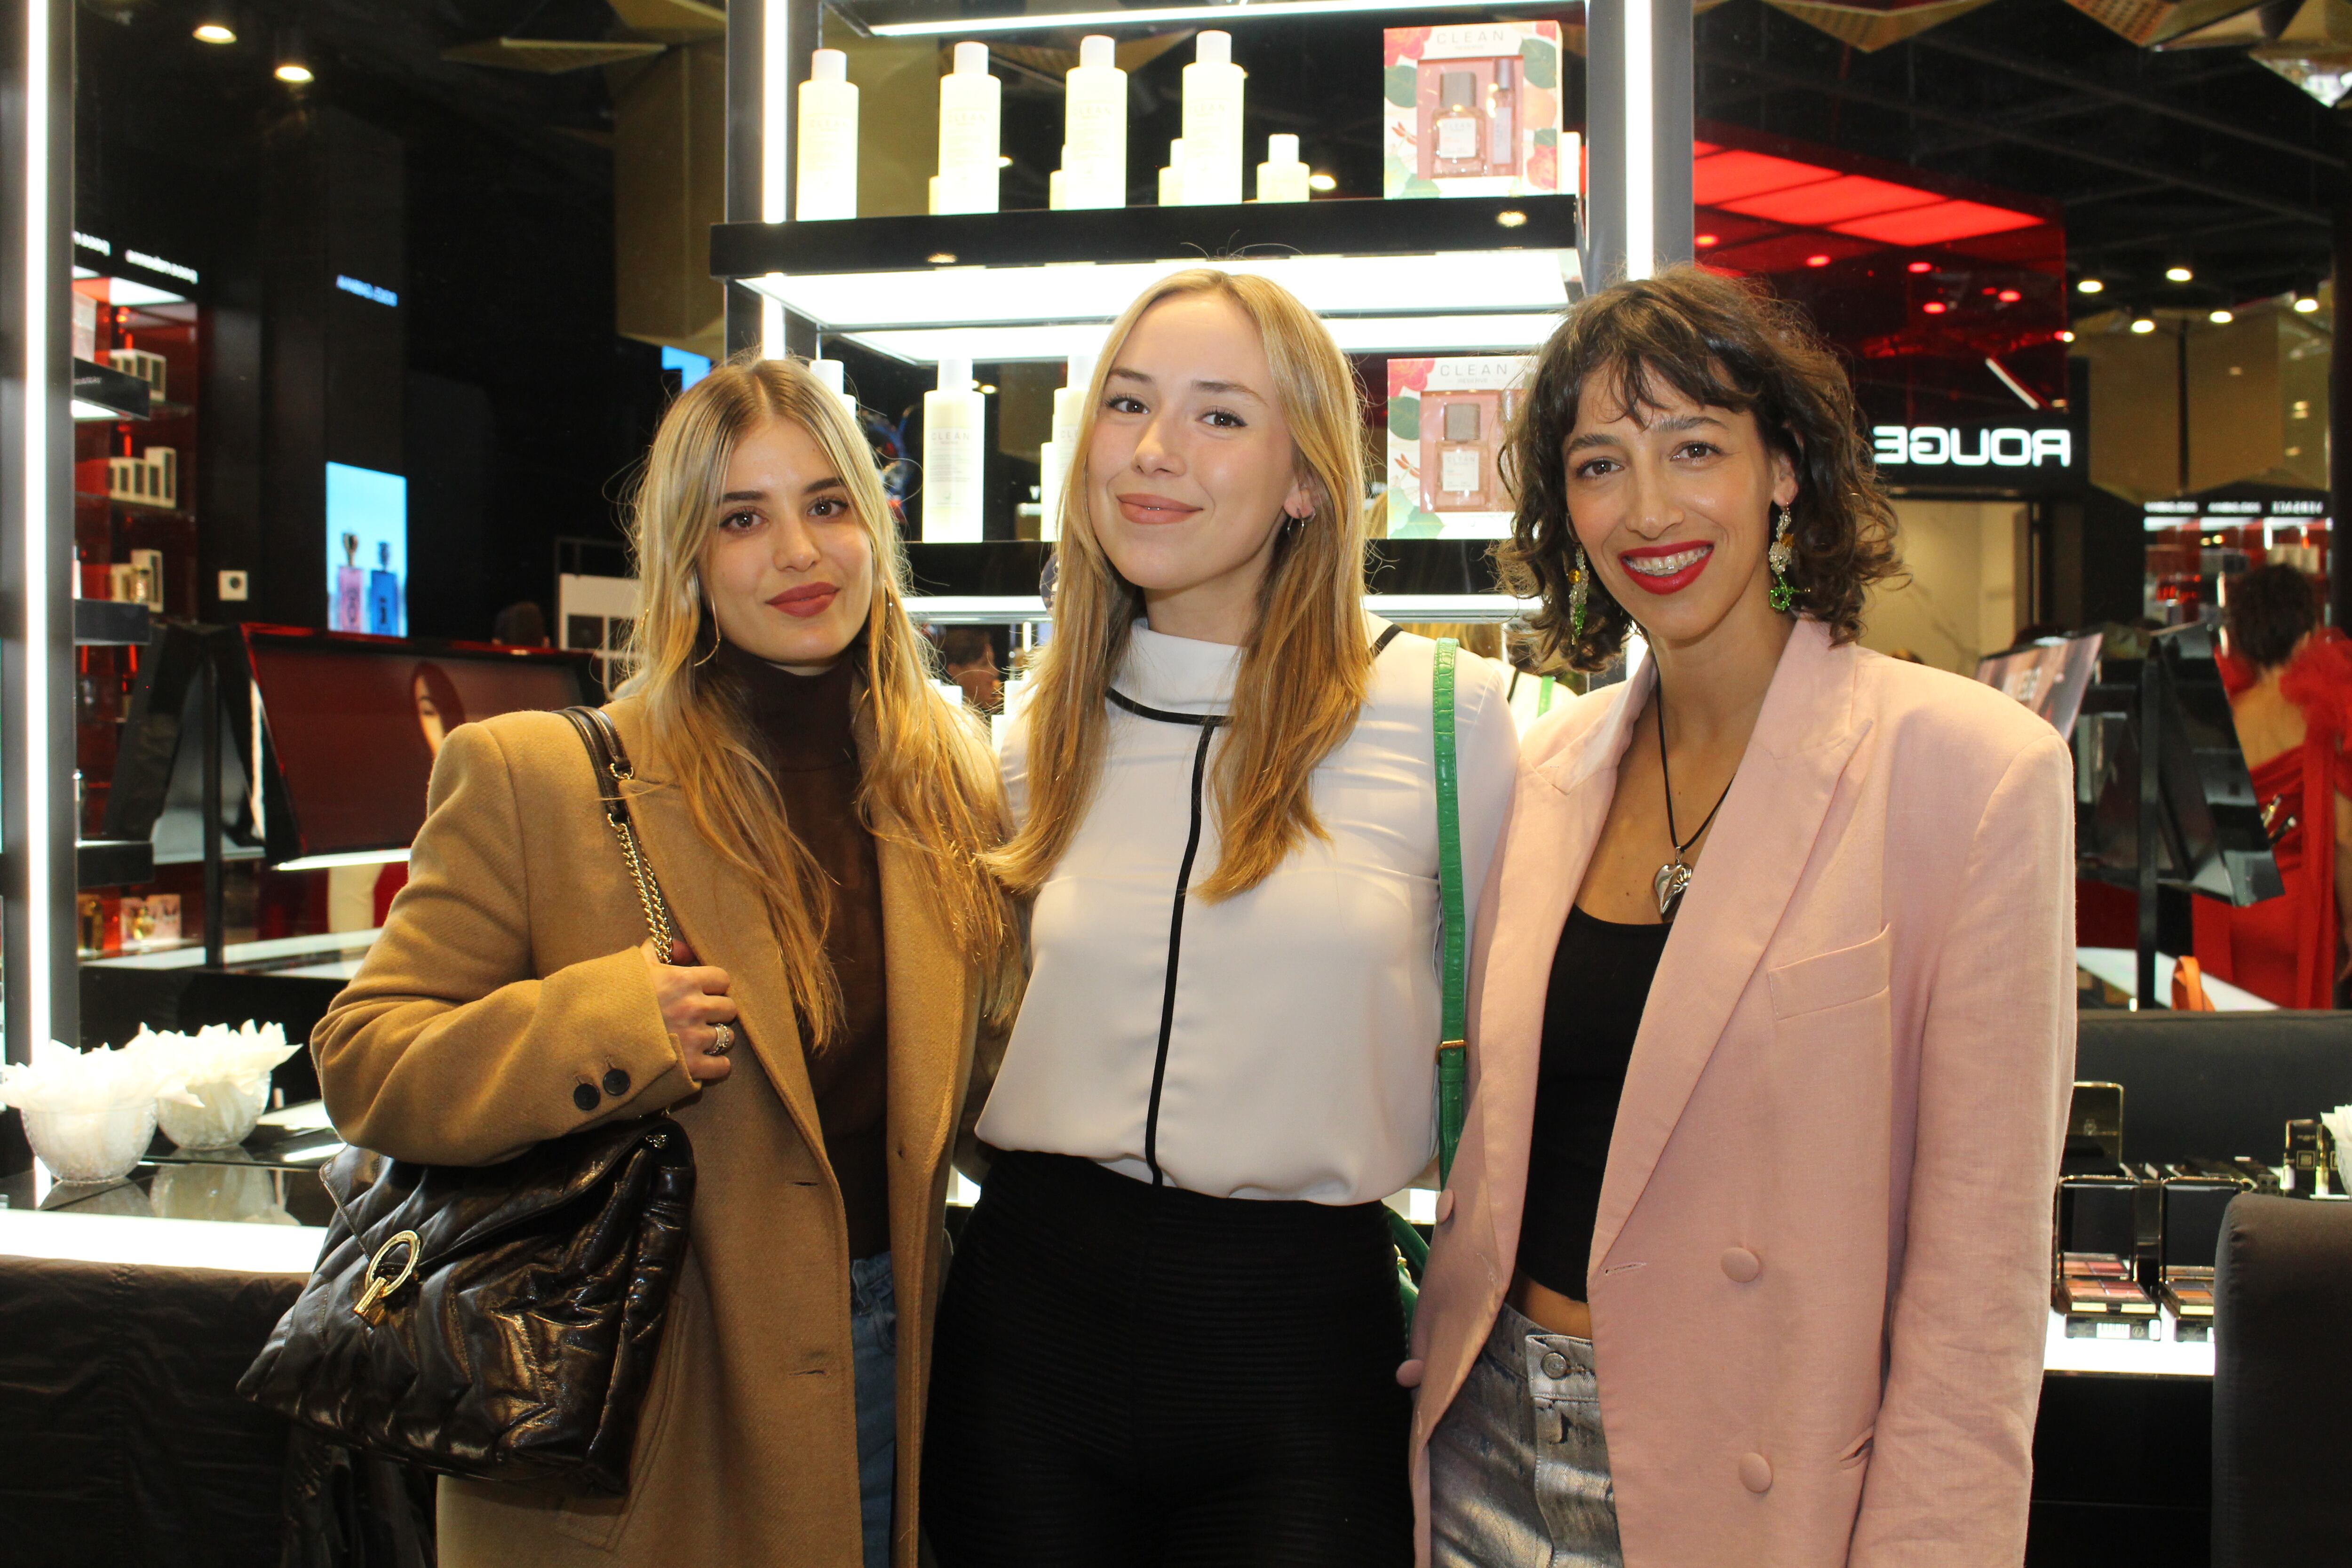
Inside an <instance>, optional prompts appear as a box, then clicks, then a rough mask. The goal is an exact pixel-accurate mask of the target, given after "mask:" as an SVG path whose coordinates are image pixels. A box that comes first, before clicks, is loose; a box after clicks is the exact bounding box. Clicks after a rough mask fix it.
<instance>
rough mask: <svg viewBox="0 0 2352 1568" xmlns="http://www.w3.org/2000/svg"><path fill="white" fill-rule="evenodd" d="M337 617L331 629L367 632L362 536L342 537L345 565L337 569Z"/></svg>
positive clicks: (332, 621)
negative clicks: (361, 560) (361, 549)
mask: <svg viewBox="0 0 2352 1568" xmlns="http://www.w3.org/2000/svg"><path fill="white" fill-rule="evenodd" d="M333 608H334V614H333V616H332V619H331V622H330V624H329V626H328V628H327V629H328V630H330V631H337V632H361V631H365V630H367V572H366V571H365V569H363V568H362V566H361V565H360V536H359V535H358V534H356V533H346V534H344V535H343V563H342V564H341V566H338V567H336V568H335V603H334V607H333Z"/></svg>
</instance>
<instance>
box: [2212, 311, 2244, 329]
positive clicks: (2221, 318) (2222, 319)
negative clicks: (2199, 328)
mask: <svg viewBox="0 0 2352 1568" xmlns="http://www.w3.org/2000/svg"><path fill="white" fill-rule="evenodd" d="M2205 319H2206V320H2207V321H2210V322H2212V323H2213V324H2214V325H2215V326H2217V327H2226V326H2228V325H2229V324H2230V323H2231V321H2236V320H2237V319H2238V318H2237V317H2236V316H2234V315H2232V314H2231V312H2229V311H2227V310H2216V311H2214V312H2213V313H2212V314H2211V315H2210V316H2208V317H2206V318H2205Z"/></svg>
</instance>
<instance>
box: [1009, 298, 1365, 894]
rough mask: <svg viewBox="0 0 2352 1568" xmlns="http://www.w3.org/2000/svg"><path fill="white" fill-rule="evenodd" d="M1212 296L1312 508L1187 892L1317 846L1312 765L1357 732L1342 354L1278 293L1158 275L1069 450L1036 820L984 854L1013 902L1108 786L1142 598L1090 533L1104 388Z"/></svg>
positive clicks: (1126, 318)
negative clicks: (1269, 397)
mask: <svg viewBox="0 0 2352 1568" xmlns="http://www.w3.org/2000/svg"><path fill="white" fill-rule="evenodd" d="M1194 294H1206V295H1212V296H1214V297H1216V298H1218V299H1222V300H1228V301H1230V302H1231V303H1232V304H1234V306H1236V307H1238V308H1239V309H1240V310H1241V311H1242V313H1243V314H1244V315H1245V316H1247V317H1248V318H1249V319H1250V321H1252V322H1253V323H1254V324H1255V326H1256V328H1257V332H1258V337H1259V340H1260V342H1263V343H1264V345H1265V357H1266V363H1267V364H1268V365H1269V366H1270V367H1271V368H1272V370H1273V373H1274V399H1275V401H1276V404H1277V405H1279V406H1280V407H1281V409H1282V412H1283V416H1284V417H1285V418H1286V420H1287V421H1288V422H1289V425H1290V432H1291V439H1292V442H1293V444H1294V446H1295V447H1296V448H1297V462H1298V464H1299V466H1300V468H1302V469H1303V470H1304V472H1305V473H1306V474H1307V476H1309V477H1310V478H1311V479H1312V480H1313V484H1312V486H1311V489H1313V491H1314V493H1315V500H1316V510H1315V513H1314V515H1313V516H1311V517H1309V518H1307V520H1306V521H1304V523H1303V524H1301V525H1300V526H1298V527H1297V528H1290V527H1287V526H1286V527H1285V528H1284V530H1283V531H1282V533H1281V535H1280V536H1279V537H1278V538H1277V539H1276V542H1275V547H1274V559H1273V561H1272V562H1271V563H1269V564H1268V566H1267V568H1266V575H1265V585H1264V587H1263V588H1262V590H1261V591H1260V595H1259V600H1258V617H1257V623H1256V625H1255V626H1254V627H1253V628H1252V629H1251V632H1250V637H1249V641H1248V642H1247V643H1246V644H1245V645H1244V649H1243V652H1242V659H1241V668H1240V671H1239V673H1238V675H1237V676H1236V678H1235V680H1234V700H1233V709H1232V713H1231V715H1230V717H1229V719H1228V721H1227V723H1226V726H1225V739H1224V741H1223V745H1222V746H1221V747H1220V750H1219V754H1218V758H1217V763H1216V773H1215V801H1216V808H1217V820H1218V825H1219V833H1220V836H1221V837H1222V838H1223V853H1222V855H1221V856H1220V858H1219V859H1218V862H1217V868H1216V871H1215V873H1214V874H1213V875H1212V876H1211V877H1210V878H1209V879H1208V880H1207V881H1205V882H1203V883H1202V884H1201V886H1200V888H1199V889H1196V890H1197V891H1198V893H1199V894H1200V896H1201V897H1202V898H1204V899H1209V900H1216V899H1223V898H1230V897H1231V896H1233V895H1234V894H1235V893H1241V892H1246V891H1248V890H1249V889H1252V888H1255V887H1256V886H1257V885H1258V884H1259V883H1260V882H1262V881H1264V880H1265V879H1266V877H1267V876H1268V875H1269V874H1271V873H1272V872H1273V870H1274V868H1276V867H1277V866H1279V865H1280V864H1281V863H1282V861H1283V859H1284V858H1286V856H1288V855H1289V853H1290V852H1291V850H1292V849H1294V848H1295V847H1297V846H1298V845H1299V843H1300V842H1302V841H1303V840H1304V839H1306V838H1307V837H1318V838H1321V837H1328V834H1326V833H1325V832H1324V829H1323V825H1322V823H1321V822H1320V821H1318V819H1317V817H1316V815H1315V803H1314V799H1313V797H1312V795H1311V794H1310V792H1309V789H1308V784H1309V780H1310V777H1311V775H1312V774H1313V773H1314V770H1315V765H1316V764H1317V763H1319V762H1321V761H1322V760H1323V759H1324V757H1325V756H1327V755H1328V754H1329V752H1331V750H1332V748H1333V747H1335V746H1337V745H1339V743H1340V742H1342V741H1345V740H1346V739H1347V738H1348V735H1349V732H1350V731H1352V730H1353V729H1354V728H1355V724H1356V715H1357V713H1358V711H1359V710H1360V709H1361V708H1362V707H1363V703H1364V691H1365V688H1366V686H1367V684H1368V682H1369V679H1370V670H1371V650H1370V646H1369V644H1368V642H1367V640H1366V638H1365V636H1364V615H1363V604H1364V591H1363V560H1364V502H1363V490H1364V484H1363V480H1364V456H1363V454H1364V446H1363V414H1362V402H1361V398H1360V395H1359V394H1358V391H1357V387H1356V378H1355V376H1354V374H1352V373H1351V372H1350V370H1349V365H1348V361H1347V358H1346V356H1344V355H1342V354H1341V353H1339V345H1338V344H1336V343H1334V342H1332V341H1331V334H1330V333H1329V332H1328V331H1326V330H1325V329H1324V326H1323V323H1322V322H1321V321H1318V320H1317V319H1316V317H1315V314H1314V312H1313V311H1311V310H1307V307H1306V306H1304V305H1302V304H1300V303H1299V302H1298V300H1297V299H1296V298H1294V297H1293V296H1292V295H1291V294H1290V292H1289V291H1288V290H1287V289H1284V288H1283V287H1282V286H1281V285H1280V284H1278V283H1273V282H1269V281H1267V280H1266V279H1263V278H1257V277H1253V276H1249V275H1245V274H1244V275H1239V276H1237V275H1234V274H1232V273H1227V272H1221V271H1218V270H1217V269H1215V268H1205V267H1204V268H1193V269H1192V270H1189V271H1184V272H1179V273H1176V274H1174V275H1172V276H1171V277H1168V278H1164V279H1160V281H1159V282H1157V283H1155V284H1153V285H1152V286H1151V287H1150V289H1146V290H1145V291H1144V293H1143V294H1142V296H1141V297H1140V298H1139V299H1138V300H1136V301H1135V303H1133V304H1131V305H1129V307H1128V308H1127V311H1126V313H1125V314H1124V315H1122V316H1120V317H1119V319H1118V321H1116V322H1115V323H1113V325H1112V327H1111V330H1110V334H1109V336H1108V339H1107V340H1106V341H1105V344H1104V349H1103V353H1102V356H1101V358H1100V359H1099V360H1098V361H1097V363H1096V365H1095V374H1094V380H1093V383H1092V384H1091V385H1090V386H1089V387H1088V389H1087V392H1088V395H1087V409H1086V414H1085V417H1084V422H1083V423H1082V424H1081V425H1080V426H1079V430H1078V440H1077V451H1076V455H1075V458H1073V461H1072V464H1071V468H1070V475H1069V479H1068V481H1067V483H1066V485H1065V486H1064V488H1063V499H1062V515H1061V520H1060V521H1061V543H1060V545H1059V547H1058V549H1057V551H1056V555H1057V558H1058V561H1059V569H1058V572H1057V574H1056V577H1055V585H1054V636H1053V640H1052V641H1050V642H1049V643H1047V644H1046V645H1045V652H1044V653H1043V655H1041V656H1040V657H1039V658H1038V659H1037V660H1036V662H1035V664H1034V668H1033V673H1032V676H1031V686H1030V691H1029V696H1028V699H1027V702H1026V705H1025V708H1024V717H1025V721H1026V722H1027V724H1028V726H1029V742H1028V755H1029V780H1030V782H1029V803H1030V804H1029V815H1028V819H1027V821H1026V822H1025V823H1024V825H1023V826H1022V828H1021V831H1020V833H1019V834H1018V835H1017V836H1016V837H1014V838H1013V841H1012V842H1011V843H1010V844H1007V845H1006V846H1005V847H1004V848H1003V850H1002V851H1000V852H999V853H998V854H997V855H995V856H993V857H992V864H993V865H994V866H995V867H996V868H997V870H998V874H999V875H1000V876H1002V877H1003V879H1004V881H1005V883H1006V884H1007V885H1008V886H1009V887H1011V888H1012V889H1013V890H1014V891H1016V892H1019V893H1022V894H1024V895H1034V894H1035V892H1036V891H1037V889H1039V888H1040V887H1042V886H1043V885H1044V884H1045V879H1046V878H1047V877H1048V876H1049V875H1051V874H1052V872H1053V869H1054V866H1055V862H1056V861H1058V860H1059V859H1060V858H1061V857H1062V854H1063V851H1065V850H1066V849H1067V848H1068V847H1069V844H1070V840H1071V838H1072V837H1073V836H1074V835H1076V832H1077V829H1078V824H1079V823H1080V822H1081V821H1083V820H1084V819H1085V816H1086V813H1087V805H1088V804H1089V802H1090V801H1091V800H1092V797H1093V795H1094V791H1095V786H1096V784H1097V783H1098V782H1099V780H1100V778H1101V774H1102V765H1103V752H1104V747H1105V743H1106V736H1107V735H1108V730H1109V719H1108V714H1107V713H1106V711H1105V708H1104V703H1105V694H1106V693H1107V692H1108V690H1109V689H1110V685H1111V681H1112V679H1114V678H1115V677H1116V676H1117V675H1118V668H1119V664H1120V661H1121V660H1122V659H1123V658H1124V657H1125V655H1126V652H1127V646H1128V641H1129V637H1128V631H1129V626H1131V625H1132V624H1133V622H1134V621H1135V620H1136V619H1137V618H1138V617H1139V616H1141V615H1142V614H1143V609H1144V604H1143V595H1142V592H1141V591H1140V590H1139V589H1138V588H1137V587H1136V586H1135V585H1134V584H1131V583H1129V582H1128V581H1127V579H1126V578H1124V577H1122V576H1120V575H1119V573H1118V567H1116V566H1114V565H1113V564H1112V563H1111V561H1110V558H1109V556H1108V555H1107V554H1106V553H1105V552H1104V551H1103V546H1102V541H1101V540H1100V539H1099V538H1098V537H1097V535H1096V533H1095V527H1094V516H1093V506H1092V498H1093V493H1094V489H1095V485H1094V479H1093V475H1092V474H1091V473H1090V472H1089V471H1088V467H1089V464H1088V454H1089V451H1090V449H1091V447H1092V445H1093V440H1094V429H1095V421H1096V419H1097V416H1099V415H1100V413H1101V411H1102V405H1103V380H1104V377H1105V376H1106V375H1107V374H1108V373H1109V372H1110V371H1111V370H1112V369H1113V368H1114V367H1115V366H1116V365H1117V364H1118V356H1119V353H1120V351H1121V349H1123V348H1124V347H1125V345H1126V343H1127V340H1128V337H1129V334H1130V333H1132V332H1133V331H1134V330H1135V324H1136V322H1138V321H1140V320H1141V319H1142V318H1143V315H1144V312H1146V311H1147V310H1150V309H1151V308H1152V307H1153V306H1154V305H1157V304H1159V303H1160V301H1161V300H1168V299H1171V298H1175V297H1178V296H1181V295H1194Z"/></svg>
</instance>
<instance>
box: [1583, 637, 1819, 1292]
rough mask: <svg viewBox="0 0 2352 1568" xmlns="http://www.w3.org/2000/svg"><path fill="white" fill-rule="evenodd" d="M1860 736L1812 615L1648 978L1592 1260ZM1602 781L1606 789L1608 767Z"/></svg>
mask: <svg viewBox="0 0 2352 1568" xmlns="http://www.w3.org/2000/svg"><path fill="white" fill-rule="evenodd" d="M1862 733H1863V731H1862V727H1860V726H1857V725H1856V723H1855V722H1854V719H1853V658H1852V657H1851V655H1850V654H1849V653H1847V652H1846V651H1845V650H1842V649H1837V648H1832V647H1831V646H1830V641H1829V632H1828V630H1827V628H1825V627H1823V626H1822V625H1821V624H1820V623H1818V622H1815V621H1810V620H1803V621H1800V622H1798V624H1797V629H1796V630H1795V631H1794V632H1793V633H1792V634H1790V638H1789V643H1788V647H1786V648H1785V649H1784V650H1783V651H1782V653H1781V656H1780V666H1779V668H1777V669H1776V670H1775V671H1774V672H1773V676H1772V685H1771V687H1770V689H1769V690H1768V691H1767V692H1766V694H1765V698H1764V707H1763V710H1762V711H1761V712H1760V713H1759V714H1758V716H1757V720H1756V732H1755V733H1754V734H1753V735H1752V736H1750V737H1749V739H1748V750H1747V752H1746V753H1745V754H1744V755H1743V756H1742V757H1741V759H1740V763H1739V773H1738V778H1737V779H1736V780H1735V781H1734V782H1733V784H1732V786H1731V794H1730V795H1729V796H1728V797H1727V799H1726V800H1725V801H1724V804H1723V815H1722V816H1721V817H1720V818H1718V819H1717V823H1716V831H1715V832H1714V833H1713V834H1711V835H1709V837H1708V838H1707V843H1706V849H1705V850H1704V852H1703V853H1702V856H1701V858H1700V860H1699V864H1698V866H1697V868H1696V876H1695V877H1694V878H1693V879H1692V881H1691V887H1690V891H1689V892H1688V893H1686V894H1685V895H1684V899H1683V906H1682V913H1681V915H1680V916H1679V917H1678V918H1677V920H1676V921H1675V932H1674V935H1673V937H1672V938H1671V939H1670V940H1669V941H1668V942H1667V943H1666V948H1665V952H1664V957H1663V958H1662V959H1661V960H1660V961H1659V963H1658V973H1657V978H1656V979H1655V980H1654V982H1653V983H1652V984H1651V986H1650V995H1649V1002H1648V1005H1646V1006H1645V1007H1644V1009H1643V1014H1642V1027H1641V1031H1640V1033H1639V1034H1638V1035H1637V1036H1636V1037H1635V1038H1634V1042H1633V1063H1632V1065H1631V1067H1630V1068H1628V1070H1627V1072H1626V1075H1625V1092H1624V1096H1623V1098H1622V1100H1620V1101H1619V1104H1618V1109H1617V1125H1616V1131H1615V1133H1614V1135H1613V1136H1612V1139H1611V1142H1610V1145H1609V1165H1608V1172H1607V1174H1606V1175H1605V1176H1604V1177H1603V1179H1602V1183H1601V1209H1600V1213H1599V1214H1598V1215H1597V1216H1596V1217H1595V1221H1594V1226H1593V1235H1592V1262H1593V1265H1594V1266H1595V1267H1596V1268H1597V1267H1598V1266H1599V1265H1600V1263H1601V1260H1602V1259H1604V1258H1607V1257H1608V1256H1609V1249H1610V1247H1612V1246H1613V1245H1614V1244H1615V1242H1616V1239H1617V1235H1618V1233H1619V1232H1620V1231H1621V1230H1622V1229H1623V1228H1624V1225H1625V1220H1626V1216H1627V1215H1630V1214H1632V1213H1633V1205H1634V1204H1635V1203H1636V1202H1637V1201H1639V1199H1640V1198H1641V1195H1642V1190H1643V1187H1644V1186H1646V1185H1647V1184H1648V1183H1649V1180H1650V1173H1652V1172H1653V1171H1654V1170H1655V1169H1656V1168H1657V1163H1658V1158H1659V1156H1660V1155H1661V1154H1663V1153H1664V1151H1665V1146H1666V1140H1667V1139H1668V1138H1669V1137H1670V1136H1672V1135H1673V1132H1674V1130H1675V1122H1676V1121H1679V1120H1680V1119H1681V1117H1682V1113H1683V1107H1684V1106H1685V1105H1686V1104H1687V1103H1688V1102H1689V1100H1690V1096H1691V1091H1692V1089H1695V1088H1696V1086H1697V1084H1698V1079H1699V1074H1700V1073H1701V1072H1702V1071H1704V1070H1705V1068H1706V1063H1707V1058H1709V1057H1710V1056H1712V1055H1713V1054H1714V1051H1715V1047H1716V1042H1717V1040H1718V1039H1720V1038H1721V1037H1722V1035H1723V1031H1724V1028H1725V1026H1726V1025H1727V1024H1728V1023H1729V1022H1730V1019H1731V1013H1732V1009H1733V1008H1734V1007H1736V1006H1738V1003H1739V998H1740V996H1741V994H1743V993H1744V992H1745V991H1746V990H1747V989H1748V982H1749V980H1750V979H1751V978H1752V977H1753V976H1754V974H1755V973H1756V966H1757V964H1758V963H1760V962H1761V961H1762V959H1763V956H1764V950H1765V948H1766V946H1767V945H1769V942H1771V940H1772V933H1773V932H1774V931H1775V930H1777V929H1778V927H1779V925H1780V916H1781V914H1782V912H1783V911H1784V910H1787V908H1788V905H1789V900H1790V896H1791V895H1792V894H1793V893H1794V892H1795V891H1796V886H1797V879H1798V877H1799V876H1800V875H1801V873H1802V872H1803V870H1804V868H1805V862H1806V861H1807V859H1808V858H1810V857H1811V854H1812V849H1813V842H1814V840H1815V839H1816V838H1817V837H1819V836H1820V833H1821V826H1822V819H1823V818H1824V817H1825V816H1827V815H1828V812H1829V807H1830V802H1831V800H1832V796H1833V795H1835V793H1836V789H1837V782H1838V779H1839V777H1840V776H1841V775H1842V774H1843V773H1844V772H1845V765H1846V761H1847V759H1848V758H1850V757H1851V756H1853V750H1854V747H1855V746H1856V745H1858V744H1859V743H1860V742H1861V740H1862ZM1620 749H1621V750H1622V743H1621V748H1620ZM1607 777H1608V778H1609V780H1610V781H1611V784H1612V786H1613V784H1614V780H1615V772H1614V769H1613V768H1612V770H1611V772H1610V773H1609V774H1608V775H1607ZM1603 801H1604V804H1603V807H1602V809H1603V811H1604V812H1605V811H1606V804H1605V802H1606V797H1605V796H1604V797H1603ZM1588 849H1589V847H1588Z"/></svg>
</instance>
